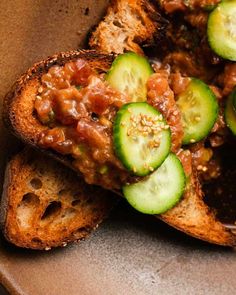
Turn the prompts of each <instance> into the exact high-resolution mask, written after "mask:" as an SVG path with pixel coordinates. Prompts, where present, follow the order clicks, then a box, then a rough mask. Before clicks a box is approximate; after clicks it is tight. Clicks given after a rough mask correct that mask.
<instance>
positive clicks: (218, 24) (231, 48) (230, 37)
mask: <svg viewBox="0 0 236 295" xmlns="http://www.w3.org/2000/svg"><path fill="white" fill-rule="evenodd" d="M235 16H236V1H223V2H221V3H219V4H218V5H217V7H216V8H215V9H214V10H213V11H212V12H211V13H210V15H209V18H208V24H207V36H208V42H209V45H210V47H211V48H212V50H213V51H214V52H215V53H216V54H218V55H219V56H221V57H223V58H225V59H229V60H232V61H236V17H235Z"/></svg>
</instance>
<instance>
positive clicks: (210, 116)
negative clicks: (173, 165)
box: [177, 78, 219, 144]
mask: <svg viewBox="0 0 236 295" xmlns="http://www.w3.org/2000/svg"><path fill="white" fill-rule="evenodd" d="M177 105H178V107H179V108H180V111H181V115H182V123H183V127H184V138H183V144H189V143H194V142H198V141H200V140H201V139H203V138H204V137H206V136H207V135H208V133H209V132H210V131H211V129H212V128H213V126H214V124H215V121H216V119H217V116H218V108H219V107H218V103H217V99H216V97H215V95H214V93H213V92H212V91H211V89H210V88H209V87H208V86H207V85H206V84H205V83H204V82H202V81H201V80H198V79H195V78H192V79H191V81H190V83H189V85H188V87H187V88H186V90H185V91H184V92H183V93H181V94H180V95H179V96H178V100H177Z"/></svg>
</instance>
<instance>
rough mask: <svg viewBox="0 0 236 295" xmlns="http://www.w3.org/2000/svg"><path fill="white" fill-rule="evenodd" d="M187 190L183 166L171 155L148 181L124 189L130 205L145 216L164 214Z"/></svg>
mask: <svg viewBox="0 0 236 295" xmlns="http://www.w3.org/2000/svg"><path fill="white" fill-rule="evenodd" d="M184 189H185V173H184V169H183V166H182V164H181V162H180V160H179V159H178V157H177V156H176V155H175V154H172V153H170V154H169V156H168V157H167V158H166V160H165V161H164V163H163V164H162V165H161V166H160V167H159V168H158V169H157V170H156V171H155V172H153V173H152V174H151V175H150V176H149V177H148V178H147V179H144V180H142V181H139V182H137V183H134V184H130V185H126V186H124V187H123V193H124V196H125V198H126V199H127V201H128V202H129V204H130V205H131V206H132V207H134V208H135V209H136V210H138V211H140V212H142V213H145V214H162V213H165V212H166V211H167V210H169V209H171V208H172V207H174V206H175V205H176V203H177V202H178V201H179V200H180V199H181V197H182V195H183V193H184Z"/></svg>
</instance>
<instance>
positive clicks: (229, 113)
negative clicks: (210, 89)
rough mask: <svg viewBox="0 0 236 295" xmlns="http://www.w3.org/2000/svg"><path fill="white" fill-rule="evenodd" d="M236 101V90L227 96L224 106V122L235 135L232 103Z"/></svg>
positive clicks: (235, 122)
mask: <svg viewBox="0 0 236 295" xmlns="http://www.w3.org/2000/svg"><path fill="white" fill-rule="evenodd" d="M235 101H236V88H234V90H233V92H232V93H231V94H230V95H229V97H228V99H227V102H226V106H225V121H226V124H227V126H228V127H229V129H230V130H231V131H232V133H233V134H234V135H236V112H235V108H234V105H233V103H234V102H235Z"/></svg>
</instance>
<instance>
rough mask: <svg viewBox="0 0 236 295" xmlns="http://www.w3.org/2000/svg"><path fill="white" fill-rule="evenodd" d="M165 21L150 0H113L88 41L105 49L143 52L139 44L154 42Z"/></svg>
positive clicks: (95, 46)
mask: <svg viewBox="0 0 236 295" xmlns="http://www.w3.org/2000/svg"><path fill="white" fill-rule="evenodd" d="M165 23H166V21H165V20H164V19H163V17H161V16H160V14H159V13H158V12H157V10H155V7H154V5H153V4H151V3H150V1H148V0H140V1H136V0H113V1H111V3H110V6H109V7H108V10H107V14H106V16H105V18H104V20H103V21H101V22H100V23H99V25H98V27H97V28H96V30H95V31H94V32H93V33H92V35H91V38H90V40H89V45H90V47H91V48H94V49H97V50H100V51H102V52H104V53H123V52H124V51H134V52H137V53H139V54H143V50H142V48H141V47H140V44H142V43H143V42H144V41H145V43H146V44H148V43H153V40H154V37H155V35H156V34H157V32H158V33H159V32H160V31H161V30H162V29H163V27H164V26H165Z"/></svg>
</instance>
